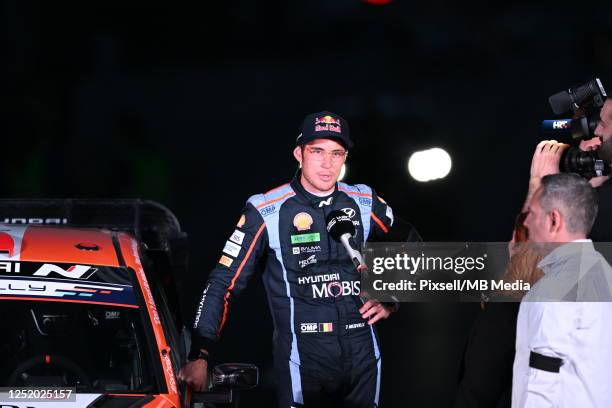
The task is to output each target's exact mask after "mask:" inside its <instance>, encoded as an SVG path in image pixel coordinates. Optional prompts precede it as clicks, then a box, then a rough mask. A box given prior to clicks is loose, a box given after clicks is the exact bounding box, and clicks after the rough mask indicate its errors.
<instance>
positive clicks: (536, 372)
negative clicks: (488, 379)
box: [517, 302, 580, 407]
mask: <svg viewBox="0 0 612 408" xmlns="http://www.w3.org/2000/svg"><path fill="white" fill-rule="evenodd" d="M579 307H580V305H579V303H576V302H532V303H531V304H529V314H528V316H527V319H528V325H529V339H528V347H529V350H530V356H529V372H528V373H526V375H527V380H526V383H525V384H526V387H525V393H524V395H522V396H521V400H520V401H518V402H519V403H518V404H517V406H519V407H549V406H550V407H553V406H557V404H556V402H555V401H556V400H557V398H558V397H559V395H560V394H561V393H560V389H559V386H560V380H559V375H560V374H559V371H560V370H561V368H560V367H561V366H562V365H565V364H574V363H576V362H575V361H573V360H574V359H573V356H574V348H575V347H576V342H575V339H576V335H577V333H576V321H578V319H579V313H578V308H579Z"/></svg>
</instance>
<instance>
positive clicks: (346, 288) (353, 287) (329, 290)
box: [312, 281, 361, 299]
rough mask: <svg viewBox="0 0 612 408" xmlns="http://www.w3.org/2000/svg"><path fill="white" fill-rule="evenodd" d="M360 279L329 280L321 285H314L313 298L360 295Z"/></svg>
mask: <svg viewBox="0 0 612 408" xmlns="http://www.w3.org/2000/svg"><path fill="white" fill-rule="evenodd" d="M359 284H360V282H359V281H342V282H329V283H323V284H321V285H312V298H313V299H321V298H330V297H334V298H336V297H338V296H359V294H360V293H361V288H360V287H359Z"/></svg>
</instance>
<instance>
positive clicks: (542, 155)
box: [531, 140, 569, 179]
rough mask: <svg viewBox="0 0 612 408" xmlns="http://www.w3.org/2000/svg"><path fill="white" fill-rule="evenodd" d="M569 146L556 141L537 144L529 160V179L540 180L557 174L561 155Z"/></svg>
mask: <svg viewBox="0 0 612 408" xmlns="http://www.w3.org/2000/svg"><path fill="white" fill-rule="evenodd" d="M568 147H569V145H567V144H565V143H559V142H557V141H556V140H544V141H541V142H540V143H538V146H537V147H536V149H535V152H534V153H533V159H532V160H531V178H532V179H533V178H539V179H541V178H542V177H544V176H547V175H549V174H556V173H558V172H559V162H560V160H561V154H563V152H564V151H565V149H567V148H568Z"/></svg>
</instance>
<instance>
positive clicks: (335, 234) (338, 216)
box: [325, 210, 355, 241]
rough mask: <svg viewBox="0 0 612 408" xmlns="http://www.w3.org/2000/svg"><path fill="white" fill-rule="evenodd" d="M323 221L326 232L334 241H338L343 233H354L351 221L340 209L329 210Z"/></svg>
mask: <svg viewBox="0 0 612 408" xmlns="http://www.w3.org/2000/svg"><path fill="white" fill-rule="evenodd" d="M325 221H326V223H327V232H329V235H331V237H332V238H333V239H334V240H336V241H340V237H341V236H342V235H344V234H349V235H351V236H353V235H355V226H354V225H353V221H351V218H350V217H349V216H348V215H346V214H345V213H343V212H342V211H340V210H334V211H332V212H330V213H329V215H328V216H327V218H326V220H325Z"/></svg>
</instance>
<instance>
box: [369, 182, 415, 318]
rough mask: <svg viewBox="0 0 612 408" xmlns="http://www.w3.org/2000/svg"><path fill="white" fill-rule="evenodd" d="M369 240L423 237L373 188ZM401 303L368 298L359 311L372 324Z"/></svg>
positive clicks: (411, 239)
mask: <svg viewBox="0 0 612 408" xmlns="http://www.w3.org/2000/svg"><path fill="white" fill-rule="evenodd" d="M370 218H371V224H370V236H369V237H368V241H369V242H377V241H378V242H420V241H422V240H423V239H422V238H421V235H419V233H418V231H417V230H416V228H414V227H413V226H412V224H410V223H409V222H407V221H404V220H402V219H400V218H397V217H395V215H394V214H393V209H391V206H389V204H387V202H386V201H385V200H383V199H382V198H381V197H379V196H378V195H377V194H376V192H375V191H374V190H372V214H371V216H370ZM398 308H399V303H392V302H384V303H380V302H378V301H377V300H375V299H371V300H368V301H367V302H366V303H364V305H363V306H361V308H359V313H361V317H362V318H364V319H368V324H370V325H372V324H374V323H376V322H377V321H379V320H382V319H386V318H388V317H389V316H390V315H391V313H393V312H395V311H397V309H398Z"/></svg>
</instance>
